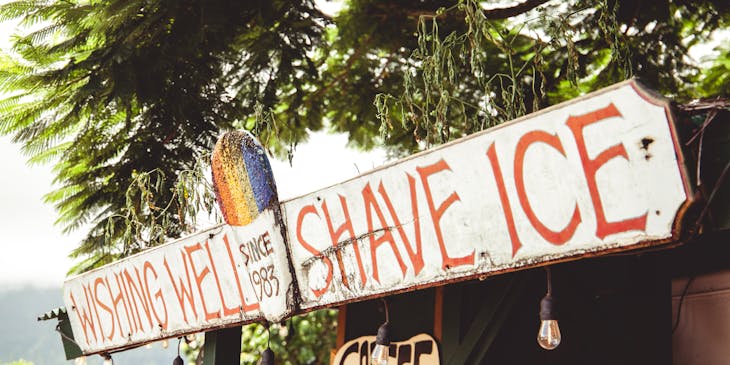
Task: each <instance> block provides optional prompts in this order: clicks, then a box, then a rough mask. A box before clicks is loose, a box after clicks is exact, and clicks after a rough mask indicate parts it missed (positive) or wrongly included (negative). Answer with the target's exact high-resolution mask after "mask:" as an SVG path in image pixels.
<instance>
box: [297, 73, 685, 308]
mask: <svg viewBox="0 0 730 365" xmlns="http://www.w3.org/2000/svg"><path fill="white" fill-rule="evenodd" d="M649 95H651V93H649V92H647V91H646V90H644V89H643V88H642V87H641V86H640V85H638V83H636V81H633V80H632V81H629V82H625V83H622V84H618V85H616V86H614V87H612V88H609V89H605V90H602V91H600V92H598V93H594V94H591V95H588V96H586V97H583V98H580V99H577V100H573V101H571V102H569V103H566V104H561V105H558V106H555V107H553V108H549V109H548V110H545V111H543V112H540V113H537V114H533V115H529V116H526V117H524V118H521V119H520V120H517V121H514V122H510V123H507V124H505V125H501V126H499V127H497V128H493V129H491V130H488V131H485V132H482V133H479V134H475V135H472V136H469V137H466V138H464V139H461V140H458V141H455V142H452V143H449V144H447V145H444V146H441V147H439V148H436V149H433V150H430V151H426V152H424V153H421V154H418V155H415V156H411V157H409V158H407V159H405V160H402V161H399V162H397V163H394V164H392V165H389V166H386V167H383V168H381V169H378V170H376V171H373V172H370V173H367V174H364V175H362V176H359V177H357V178H354V179H352V180H349V181H346V182H344V183H341V184H338V185H335V186H332V187H330V188H327V189H323V190H320V191H317V192H315V193H312V194H309V195H305V196H303V197H300V198H297V199H294V200H292V201H288V202H285V203H284V204H283V211H284V215H285V217H286V224H287V228H288V229H287V233H288V235H289V239H288V242H289V244H290V252H291V255H292V262H293V266H294V269H295V273H296V279H297V283H298V285H299V292H300V294H301V297H302V298H301V299H302V302H301V306H302V309H305V310H306V309H313V308H319V307H325V306H333V305H338V304H342V303H347V302H351V301H357V300H363V299H365V298H370V297H375V296H381V295H384V294H387V293H397V292H402V291H408V290H414V289H418V288H422V287H426V286H433V285H443V284H445V283H448V282H453V281H458V280H466V279H470V278H480V277H481V278H483V277H487V276H490V275H496V274H500V273H504V272H510V271H514V270H518V269H521V268H527V267H534V266H539V265H545V264H547V263H553V262H559V261H565V260H569V259H576V258H581V257H590V256H596V255H602V254H609V253H613V252H620V251H625V250H630V249H639V248H645V247H648V246H653V245H657V244H661V243H667V242H673V241H676V239H677V237H678V233H677V232H676V231H675V222H676V221H677V217H678V216H680V215H681V214H682V212H683V211H684V210H685V209H686V206H687V205H688V204H689V201H690V199H691V198H690V197H691V196H692V194H691V193H690V189H689V187H688V186H689V185H688V183H687V179H686V174H685V171H684V166H683V162H682V159H681V158H682V154H681V150H679V149H678V148H677V140H676V133H675V131H674V126H673V124H672V121H671V113H670V112H669V106H668V104H667V103H666V102H665V101H663V100H658V99H656V98H653V97H650V96H649ZM657 212H658V213H657Z"/></svg>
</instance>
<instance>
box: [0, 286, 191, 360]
mask: <svg viewBox="0 0 730 365" xmlns="http://www.w3.org/2000/svg"><path fill="white" fill-rule="evenodd" d="M61 295H62V293H61V289H57V288H51V289H48V288H46V289H39V288H31V287H28V288H23V289H10V290H3V289H2V288H0V323H1V324H2V329H0V364H4V363H9V362H12V361H14V360H18V359H24V360H27V361H30V362H33V363H34V364H35V365H55V364H60V365H70V364H73V361H66V360H65V359H66V358H65V356H64V353H63V345H62V344H61V337H60V336H59V335H58V333H57V332H56V331H55V330H54V329H55V327H56V323H57V322H56V321H44V322H38V321H36V318H37V317H38V315H39V314H42V313H45V312H46V311H48V310H50V309H53V308H56V307H60V306H62V305H63V299H62V297H61ZM170 342H171V344H175V343H177V341H170ZM175 356H176V351H175V349H174V346H170V347H169V348H168V349H166V350H165V349H162V347H161V346H160V345H159V344H153V347H152V348H151V349H145V348H139V349H134V350H130V351H126V352H124V353H119V354H115V355H114V364H115V365H125V364H130V365H131V364H134V365H158V364H160V365H163V364H164V365H168V364H170V363H172V360H173V359H174V358H175ZM87 364H89V365H93V364H101V358H100V357H99V356H94V357H92V358H89V359H88V361H87Z"/></svg>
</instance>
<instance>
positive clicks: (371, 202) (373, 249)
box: [362, 183, 406, 283]
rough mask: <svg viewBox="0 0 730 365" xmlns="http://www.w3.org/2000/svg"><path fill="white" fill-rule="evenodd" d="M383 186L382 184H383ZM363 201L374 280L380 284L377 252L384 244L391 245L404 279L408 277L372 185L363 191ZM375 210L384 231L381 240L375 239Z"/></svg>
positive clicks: (366, 186)
mask: <svg viewBox="0 0 730 365" xmlns="http://www.w3.org/2000/svg"><path fill="white" fill-rule="evenodd" d="M381 186H382V183H381ZM362 199H363V202H364V204H365V216H366V218H367V222H368V232H370V235H369V237H370V257H371V259H372V262H373V279H375V281H377V282H378V283H379V282H380V278H379V276H378V259H377V250H378V247H380V245H382V244H383V243H386V242H387V243H389V244H390V249H391V250H393V254H394V255H395V259H396V261H398V265H399V266H400V270H401V272H402V273H403V277H405V275H406V265H405V264H404V263H403V259H402V258H401V256H400V252H398V247H397V246H396V245H395V241H394V240H393V235H392V234H391V233H390V229H389V228H388V225H387V224H386V223H385V217H384V216H383V212H382V211H381V210H380V206H379V205H378V202H377V201H376V200H375V196H374V195H373V190H372V189H371V188H370V184H369V183H368V184H366V185H365V188H364V189H362ZM373 210H375V214H376V215H377V216H378V220H380V229H381V230H382V232H383V234H382V235H381V236H380V237H379V238H375V227H373V214H372V212H373Z"/></svg>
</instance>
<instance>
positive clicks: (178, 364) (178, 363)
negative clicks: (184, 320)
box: [172, 337, 185, 365]
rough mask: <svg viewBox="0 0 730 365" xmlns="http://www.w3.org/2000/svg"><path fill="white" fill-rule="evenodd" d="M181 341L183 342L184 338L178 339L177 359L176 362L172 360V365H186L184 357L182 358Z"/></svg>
mask: <svg viewBox="0 0 730 365" xmlns="http://www.w3.org/2000/svg"><path fill="white" fill-rule="evenodd" d="M180 340H182V337H180V338H178V339H177V357H176V358H175V360H172V365H183V364H184V363H185V362H184V361H183V359H182V357H180Z"/></svg>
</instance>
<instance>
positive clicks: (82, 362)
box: [74, 356, 86, 365]
mask: <svg viewBox="0 0 730 365" xmlns="http://www.w3.org/2000/svg"><path fill="white" fill-rule="evenodd" d="M74 365H86V356H81V357H77V358H75V359H74Z"/></svg>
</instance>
